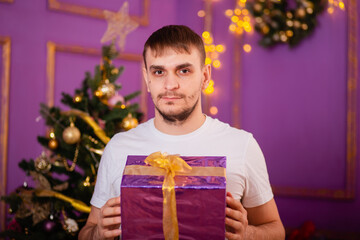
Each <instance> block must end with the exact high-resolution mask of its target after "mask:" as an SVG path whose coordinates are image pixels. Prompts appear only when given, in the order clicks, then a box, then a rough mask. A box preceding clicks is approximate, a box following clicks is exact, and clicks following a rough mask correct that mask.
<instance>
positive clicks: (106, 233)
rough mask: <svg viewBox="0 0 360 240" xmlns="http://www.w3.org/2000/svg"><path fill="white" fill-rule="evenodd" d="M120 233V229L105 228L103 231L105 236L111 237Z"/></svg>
mask: <svg viewBox="0 0 360 240" xmlns="http://www.w3.org/2000/svg"><path fill="white" fill-rule="evenodd" d="M120 235H121V230H120V229H114V230H107V231H105V232H104V237H105V238H113V237H117V236H120Z"/></svg>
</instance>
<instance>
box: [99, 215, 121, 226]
mask: <svg viewBox="0 0 360 240" xmlns="http://www.w3.org/2000/svg"><path fill="white" fill-rule="evenodd" d="M116 224H117V225H119V224H121V217H112V218H104V219H103V220H102V226H103V227H108V226H112V225H116Z"/></svg>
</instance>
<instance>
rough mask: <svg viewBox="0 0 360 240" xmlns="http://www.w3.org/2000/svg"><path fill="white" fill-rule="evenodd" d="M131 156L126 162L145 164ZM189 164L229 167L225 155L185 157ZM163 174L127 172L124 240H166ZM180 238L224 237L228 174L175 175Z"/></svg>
mask: <svg viewBox="0 0 360 240" xmlns="http://www.w3.org/2000/svg"><path fill="white" fill-rule="evenodd" d="M146 157H147V156H128V159H127V162H126V165H146V164H145V163H144V160H145V158H146ZM181 157H182V158H183V159H184V160H185V161H186V162H187V163H188V164H189V165H190V166H196V167H224V168H225V167H226V158H225V157H183V156H181ZM163 180H164V177H163V176H147V175H146V176H144V175H142V176H141V175H124V176H123V178H122V182H121V229H122V239H124V240H130V239H164V235H163V228H162V221H163V220H162V211H163V195H162V183H163ZM174 180H175V184H176V186H175V194H176V207H177V217H178V222H179V237H180V239H189V240H190V239H196V240H199V239H204V240H205V239H206V240H209V239H225V206H226V203H225V197H226V178H225V177H214V176H206V177H198V176H175V178H174Z"/></svg>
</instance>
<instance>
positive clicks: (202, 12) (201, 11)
mask: <svg viewBox="0 0 360 240" xmlns="http://www.w3.org/2000/svg"><path fill="white" fill-rule="evenodd" d="M197 15H198V16H199V17H205V11H204V10H200V11H198V13H197Z"/></svg>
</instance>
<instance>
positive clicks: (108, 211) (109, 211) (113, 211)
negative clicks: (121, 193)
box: [102, 207, 121, 217]
mask: <svg viewBox="0 0 360 240" xmlns="http://www.w3.org/2000/svg"><path fill="white" fill-rule="evenodd" d="M120 214H121V208H120V207H106V208H103V209H102V215H103V216H104V217H109V216H116V215H120Z"/></svg>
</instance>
